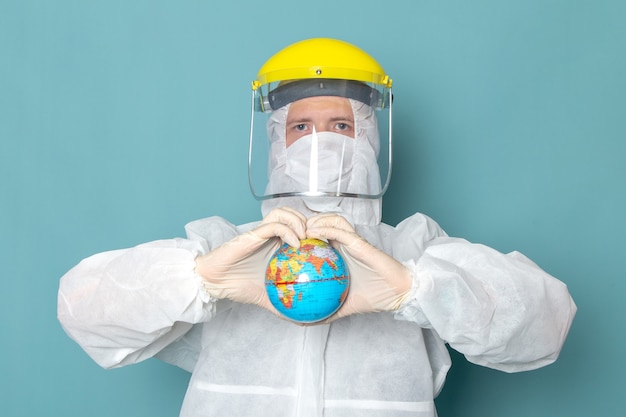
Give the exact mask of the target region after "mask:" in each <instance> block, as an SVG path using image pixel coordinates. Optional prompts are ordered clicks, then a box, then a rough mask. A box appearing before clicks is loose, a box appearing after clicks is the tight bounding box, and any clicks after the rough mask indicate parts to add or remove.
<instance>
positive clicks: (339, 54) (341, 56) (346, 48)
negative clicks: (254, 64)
mask: <svg viewBox="0 0 626 417" xmlns="http://www.w3.org/2000/svg"><path fill="white" fill-rule="evenodd" d="M301 79H342V80H354V81H361V82H365V83H373V84H376V85H379V86H382V87H386V88H391V78H389V76H388V75H387V74H386V73H385V71H384V70H383V68H382V67H381V66H380V64H379V63H378V62H376V60H375V59H374V58H372V57H371V56H370V55H369V54H368V53H366V52H365V51H363V50H362V49H360V48H357V47H356V46H354V45H352V44H350V43H348V42H344V41H341V40H337V39H329V38H313V39H307V40H303V41H300V42H296V43H294V44H292V45H289V46H287V47H286V48H284V49H282V50H281V51H279V52H278V53H276V54H275V55H274V56H272V57H271V58H270V59H268V60H267V62H265V64H264V65H263V66H262V67H261V69H260V70H259V72H258V74H257V78H256V79H255V80H254V81H253V82H252V89H253V90H256V89H257V88H259V87H260V86H262V85H265V84H269V83H273V82H280V81H290V80H301Z"/></svg>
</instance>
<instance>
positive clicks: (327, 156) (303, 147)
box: [285, 132, 355, 193]
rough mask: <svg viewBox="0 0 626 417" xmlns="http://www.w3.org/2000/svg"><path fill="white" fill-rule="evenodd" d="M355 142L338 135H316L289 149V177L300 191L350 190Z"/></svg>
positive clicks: (299, 141) (286, 169)
mask: <svg viewBox="0 0 626 417" xmlns="http://www.w3.org/2000/svg"><path fill="white" fill-rule="evenodd" d="M354 141H355V139H353V138H351V137H349V136H345V135H341V134H339V133H335V132H319V133H316V132H313V134H311V135H307V136H303V137H301V138H300V139H298V140H296V141H295V142H294V143H293V144H291V145H290V146H289V147H288V148H287V150H286V151H287V152H286V160H285V174H286V175H287V176H288V177H289V178H291V179H292V180H293V181H294V183H295V185H296V187H297V191H310V192H318V191H324V192H333V193H335V192H341V191H345V190H346V189H347V187H348V178H349V175H350V171H351V170H352V164H353V161H352V157H353V155H354Z"/></svg>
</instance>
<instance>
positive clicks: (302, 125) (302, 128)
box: [294, 123, 306, 132]
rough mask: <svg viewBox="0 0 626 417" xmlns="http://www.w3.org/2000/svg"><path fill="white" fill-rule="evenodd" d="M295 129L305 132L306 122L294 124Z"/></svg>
mask: <svg viewBox="0 0 626 417" xmlns="http://www.w3.org/2000/svg"><path fill="white" fill-rule="evenodd" d="M294 129H295V130H297V131H298V132H304V131H305V130H306V125H305V124H304V123H300V124H298V125H295V126H294Z"/></svg>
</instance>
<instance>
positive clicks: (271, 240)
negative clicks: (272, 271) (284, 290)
mask: <svg viewBox="0 0 626 417" xmlns="http://www.w3.org/2000/svg"><path fill="white" fill-rule="evenodd" d="M305 222H306V217H305V216H304V215H302V214H301V213H299V212H298V211H296V210H293V209H290V208H288V207H283V208H276V209H274V210H272V211H271V212H270V213H269V214H268V215H267V216H266V217H265V218H264V219H263V221H262V222H261V223H260V224H259V226H257V227H256V228H255V229H254V230H251V231H249V232H246V233H243V234H241V235H239V236H237V237H235V238H233V239H232V240H230V241H228V242H226V243H224V244H222V245H221V246H219V247H218V248H216V249H214V250H212V251H211V252H209V253H207V254H205V255H201V256H198V257H197V258H196V273H197V274H199V275H200V276H201V277H202V278H203V279H204V282H203V284H204V288H205V290H206V291H207V293H208V294H209V295H210V296H211V297H213V298H216V299H229V300H232V301H236V302H239V303H245V304H256V305H259V306H261V307H263V308H266V309H267V310H269V311H271V312H272V313H274V314H277V315H278V314H279V313H278V311H276V309H275V308H274V307H273V306H272V304H271V303H270V301H269V298H268V296H267V293H266V291H265V269H266V268H267V263H268V262H269V260H270V258H271V257H272V255H273V254H274V252H275V251H276V249H278V247H279V246H280V245H281V244H282V242H281V240H282V241H284V242H286V243H288V244H290V245H291V246H295V247H299V246H300V239H304V238H305Z"/></svg>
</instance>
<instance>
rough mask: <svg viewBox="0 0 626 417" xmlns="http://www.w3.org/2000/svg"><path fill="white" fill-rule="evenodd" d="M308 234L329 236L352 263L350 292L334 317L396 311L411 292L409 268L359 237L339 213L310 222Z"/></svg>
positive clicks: (335, 246) (317, 217)
mask: <svg viewBox="0 0 626 417" xmlns="http://www.w3.org/2000/svg"><path fill="white" fill-rule="evenodd" d="M307 237H312V238H317V239H326V240H328V242H329V243H330V244H331V245H332V246H333V247H334V248H335V249H337V250H338V251H339V252H340V253H341V255H342V256H343V259H344V261H345V263H346V265H347V266H348V271H349V273H350V291H349V293H348V297H347V298H346V300H345V302H344V303H343V305H342V306H341V308H340V309H339V310H338V311H337V313H335V315H333V316H332V317H331V318H330V320H331V321H332V320H334V319H337V318H340V317H345V316H348V315H351V314H359V313H373V312H383V311H396V310H397V309H398V308H400V305H401V304H402V302H403V301H404V300H405V299H406V297H407V296H408V295H409V293H410V290H411V286H412V280H413V279H412V277H411V274H410V272H409V270H408V269H407V268H406V267H405V266H404V265H402V264H401V263H400V262H398V261H396V260H395V259H394V258H392V257H391V256H389V255H387V254H386V253H385V252H383V251H381V250H379V249H377V248H375V247H374V246H372V245H370V244H369V243H368V242H367V241H366V240H365V239H364V238H362V237H361V236H359V235H358V234H357V233H356V231H355V230H354V228H353V227H352V225H351V224H350V223H349V222H348V221H347V220H346V219H345V218H343V217H341V216H340V215H338V214H333V213H327V214H320V215H317V216H314V217H311V218H310V219H309V220H308V221H307Z"/></svg>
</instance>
